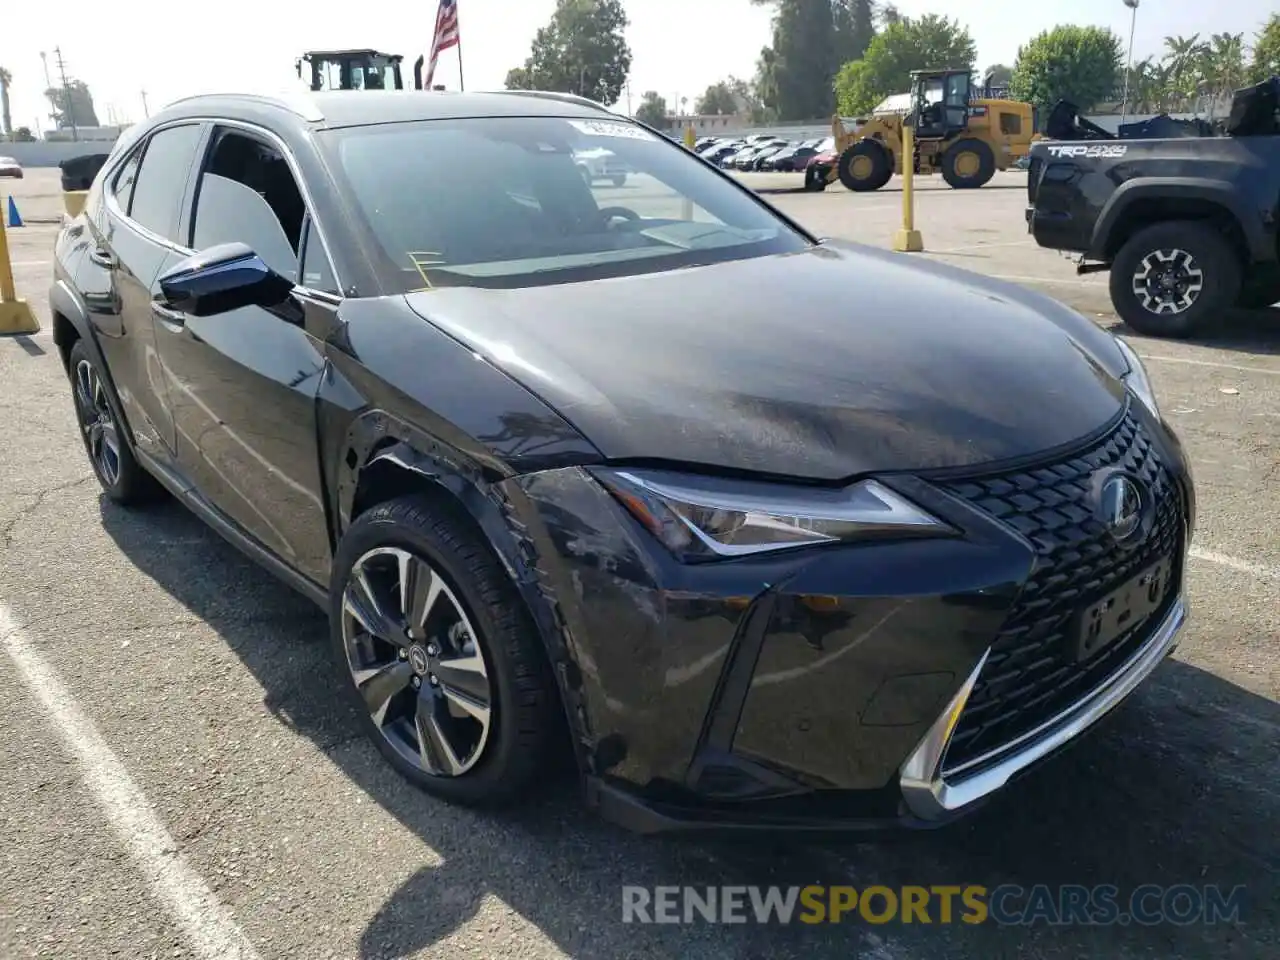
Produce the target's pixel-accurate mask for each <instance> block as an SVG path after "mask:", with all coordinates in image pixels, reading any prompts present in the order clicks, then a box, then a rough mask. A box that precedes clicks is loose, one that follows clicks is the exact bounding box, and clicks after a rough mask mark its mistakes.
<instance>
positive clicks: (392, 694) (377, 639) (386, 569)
mask: <svg viewBox="0 0 1280 960" xmlns="http://www.w3.org/2000/svg"><path fill="white" fill-rule="evenodd" d="M342 607H343V616H342V638H343V645H344V647H345V649H346V655H347V666H348V667H349V669H350V671H351V679H352V681H353V682H354V683H355V686H356V689H357V690H358V691H359V692H360V694H361V696H362V697H363V699H364V703H365V706H366V708H367V709H368V711H369V716H370V717H371V718H372V720H373V723H374V726H376V727H377V728H378V731H379V732H380V733H381V735H382V736H383V737H384V738H385V739H386V741H387V743H388V744H389V745H390V746H391V747H392V748H393V749H394V750H395V751H396V752H397V753H398V754H400V755H401V756H402V757H403V758H404V759H405V760H406V761H408V762H409V763H411V764H414V765H416V766H417V767H418V768H419V769H421V770H422V771H423V772H425V773H427V774H430V775H432V776H436V777H458V776H461V775H463V774H465V773H466V772H467V771H469V770H471V769H472V768H473V767H474V766H475V765H476V763H478V762H479V760H480V758H481V757H482V756H483V754H484V748H485V744H486V743H487V742H488V738H489V729H490V719H491V715H492V709H493V708H492V704H493V687H492V685H491V683H490V681H489V671H488V667H487V665H486V663H485V657H484V653H483V650H482V649H481V646H480V638H479V636H478V635H477V633H476V631H475V629H474V628H473V627H472V625H471V623H470V621H469V620H468V618H467V615H466V612H465V611H464V610H463V608H462V605H461V604H460V603H459V602H458V599H457V597H455V596H454V593H453V591H452V590H451V589H450V588H449V586H448V584H446V583H445V581H444V579H443V577H441V575H440V574H439V572H437V571H436V570H435V569H434V568H433V567H432V566H431V565H430V564H429V563H428V562H427V561H426V560H424V559H423V558H421V557H419V556H416V555H414V554H412V553H410V552H408V551H407V550H402V549H400V548H398V547H379V548H377V549H374V550H371V551H369V552H368V553H366V554H364V555H363V556H362V557H360V559H359V560H357V561H356V562H355V564H354V565H353V566H352V568H351V571H350V573H349V574H348V575H347V584H346V588H345V590H344V593H343V603H342Z"/></svg>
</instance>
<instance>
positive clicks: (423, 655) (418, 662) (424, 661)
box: [409, 643, 431, 676]
mask: <svg viewBox="0 0 1280 960" xmlns="http://www.w3.org/2000/svg"><path fill="white" fill-rule="evenodd" d="M409 666H411V667H413V672H414V673H416V674H418V675H419V676H421V675H423V674H425V673H426V672H427V670H428V669H429V668H430V666H431V660H430V658H429V657H428V656H427V648H426V647H423V646H421V645H420V644H417V643H415V644H414V645H413V646H411V647H410V648H409Z"/></svg>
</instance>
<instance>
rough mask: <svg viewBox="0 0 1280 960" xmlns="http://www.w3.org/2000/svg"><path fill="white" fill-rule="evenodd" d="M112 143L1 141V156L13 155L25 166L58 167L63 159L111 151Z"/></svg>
mask: <svg viewBox="0 0 1280 960" xmlns="http://www.w3.org/2000/svg"><path fill="white" fill-rule="evenodd" d="M110 150H111V144H110V143H109V142H105V141H102V140H94V141H80V142H79V143H51V142H49V141H47V140H37V141H36V142H35V143H8V142H7V141H0V156H5V157H13V158H14V159H15V160H17V161H18V163H20V164H22V165H23V166H24V167H56V166H57V165H58V164H59V163H61V162H62V161H63V160H70V159H71V158H72V157H83V156H85V155H87V154H90V153H109V152H110Z"/></svg>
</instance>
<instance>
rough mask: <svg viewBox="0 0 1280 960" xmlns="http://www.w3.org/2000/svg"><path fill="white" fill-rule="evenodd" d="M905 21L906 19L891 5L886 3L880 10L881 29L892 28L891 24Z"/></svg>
mask: <svg viewBox="0 0 1280 960" xmlns="http://www.w3.org/2000/svg"><path fill="white" fill-rule="evenodd" d="M905 19H906V17H904V16H903V15H902V14H901V13H899V12H898V8H897V7H895V6H894V5H893V4H892V3H886V4H885V5H884V6H883V7H881V8H880V25H881V26H882V27H890V26H893V24H895V23H901V22H902V21H903V20H905Z"/></svg>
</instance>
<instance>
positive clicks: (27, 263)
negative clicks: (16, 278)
mask: <svg viewBox="0 0 1280 960" xmlns="http://www.w3.org/2000/svg"><path fill="white" fill-rule="evenodd" d="M52 265H53V261H52V260H10V261H9V266H11V267H49V266H52Z"/></svg>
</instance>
